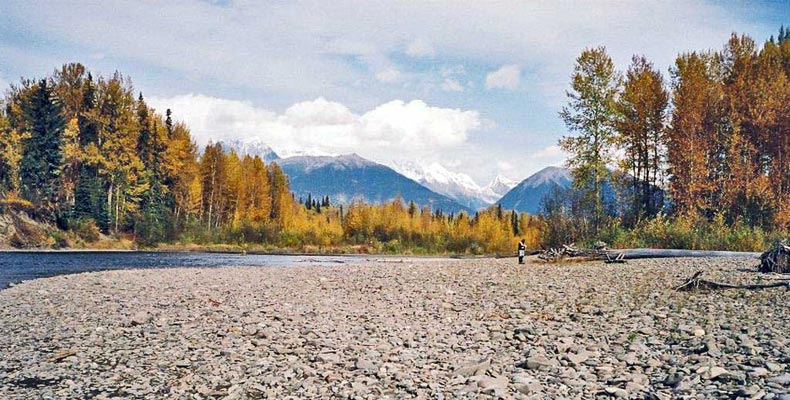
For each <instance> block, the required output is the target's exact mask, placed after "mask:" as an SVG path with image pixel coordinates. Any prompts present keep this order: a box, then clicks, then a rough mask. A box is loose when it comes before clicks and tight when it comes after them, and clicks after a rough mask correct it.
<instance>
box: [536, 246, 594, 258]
mask: <svg viewBox="0 0 790 400" xmlns="http://www.w3.org/2000/svg"><path fill="white" fill-rule="evenodd" d="M604 257H606V249H605V248H601V249H580V248H578V247H576V244H574V243H571V244H564V245H562V247H554V248H550V249H547V250H544V251H542V252H540V253H539V254H538V259H541V260H543V261H547V262H557V261H560V260H563V259H565V258H584V259H592V260H597V259H602V258H604Z"/></svg>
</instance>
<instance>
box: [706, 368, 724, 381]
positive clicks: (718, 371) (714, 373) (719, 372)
mask: <svg viewBox="0 0 790 400" xmlns="http://www.w3.org/2000/svg"><path fill="white" fill-rule="evenodd" d="M728 374H729V372H728V371H727V370H726V369H724V368H721V367H712V368H711V369H710V370H708V379H716V378H718V377H721V376H726V375H728Z"/></svg>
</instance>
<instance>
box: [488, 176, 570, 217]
mask: <svg viewBox="0 0 790 400" xmlns="http://www.w3.org/2000/svg"><path fill="white" fill-rule="evenodd" d="M572 182H573V180H572V178H571V174H570V171H569V170H568V169H567V168H562V167H546V168H544V169H542V170H540V171H538V172H536V173H534V174H533V175H532V176H530V177H528V178H527V179H524V180H523V181H521V183H519V184H518V185H516V186H515V187H513V189H511V190H510V191H509V192H507V194H505V195H504V196H502V198H501V199H499V201H498V202H497V203H498V204H500V205H502V207H504V208H506V209H509V210H516V211H519V212H526V213H530V214H537V213H538V212H540V208H541V203H542V201H543V198H544V197H545V196H546V195H547V194H549V193H551V192H552V190H554V188H555V187H560V188H568V187H570V186H571V183H572Z"/></svg>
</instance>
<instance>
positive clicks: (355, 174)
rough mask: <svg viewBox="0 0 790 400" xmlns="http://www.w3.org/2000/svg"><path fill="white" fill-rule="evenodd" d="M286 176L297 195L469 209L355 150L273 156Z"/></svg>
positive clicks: (340, 202) (332, 199)
mask: <svg viewBox="0 0 790 400" xmlns="http://www.w3.org/2000/svg"><path fill="white" fill-rule="evenodd" d="M276 163H277V164H278V165H279V166H280V168H282V170H283V172H285V174H286V175H287V176H288V179H289V182H290V186H291V191H292V192H294V193H295V195H296V196H297V197H303V198H306V197H307V195H308V194H309V195H312V196H313V197H316V196H329V198H330V200H331V201H332V202H333V203H336V204H338V203H339V204H349V203H350V202H352V201H353V200H355V199H357V198H361V199H363V200H364V201H366V202H369V203H377V204H380V203H383V202H386V201H390V200H393V199H395V198H398V197H400V198H402V199H403V200H404V201H405V202H409V201H414V202H415V203H416V204H419V205H420V206H426V205H427V206H429V207H431V209H432V210H436V209H441V210H442V211H444V212H447V213H450V212H459V211H466V212H471V211H472V210H471V209H470V207H467V206H464V205H462V204H460V203H458V202H457V201H455V200H453V199H451V198H449V197H447V196H444V195H441V194H439V193H436V192H434V191H432V190H430V189H428V188H426V187H425V186H423V185H420V184H419V183H417V182H415V181H413V180H412V179H409V178H407V177H406V176H404V175H402V174H399V173H398V172H396V171H395V170H393V169H392V168H390V167H387V166H384V165H381V164H378V163H375V162H373V161H370V160H367V159H364V158H362V157H360V156H358V155H356V154H347V155H342V156H336V157H329V156H297V157H290V158H283V159H280V160H277V161H276Z"/></svg>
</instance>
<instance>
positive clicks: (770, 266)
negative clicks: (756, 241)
mask: <svg viewBox="0 0 790 400" xmlns="http://www.w3.org/2000/svg"><path fill="white" fill-rule="evenodd" d="M759 270H760V272H778V273H780V274H788V273H790V246H788V245H787V244H786V243H784V242H778V243H776V244H775V245H774V247H773V248H771V249H770V250H768V251H766V252H765V253H763V254H762V255H761V256H760V268H759Z"/></svg>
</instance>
